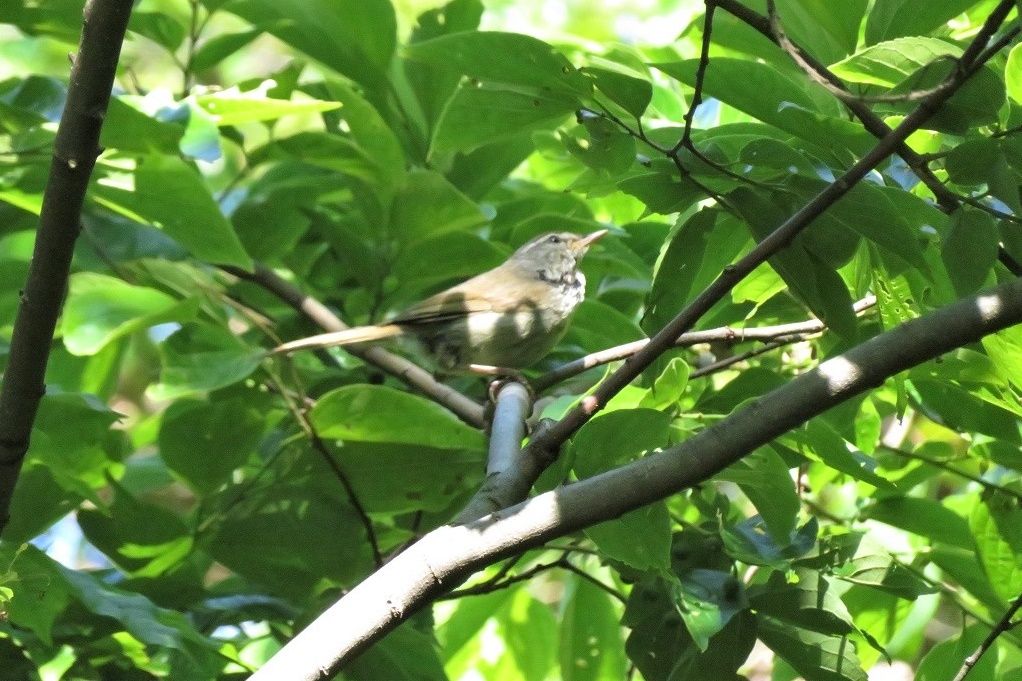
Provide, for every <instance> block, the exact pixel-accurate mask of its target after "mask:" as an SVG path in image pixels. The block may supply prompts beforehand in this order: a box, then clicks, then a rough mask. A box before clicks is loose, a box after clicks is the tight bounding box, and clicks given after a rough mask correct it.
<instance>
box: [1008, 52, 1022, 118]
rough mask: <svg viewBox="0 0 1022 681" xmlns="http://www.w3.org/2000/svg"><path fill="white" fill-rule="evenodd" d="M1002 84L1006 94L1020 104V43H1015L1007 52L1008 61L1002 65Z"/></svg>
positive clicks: (1021, 56) (1021, 76)
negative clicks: (1006, 90)
mask: <svg viewBox="0 0 1022 681" xmlns="http://www.w3.org/2000/svg"><path fill="white" fill-rule="evenodd" d="M1004 85H1005V87H1006V88H1007V89H1008V96H1009V97H1011V98H1012V99H1013V100H1015V101H1016V102H1017V103H1019V104H1022V45H1015V46H1014V47H1012V48H1011V51H1010V52H1009V53H1008V62H1007V64H1005V65H1004Z"/></svg>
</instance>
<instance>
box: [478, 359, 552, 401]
mask: <svg viewBox="0 0 1022 681" xmlns="http://www.w3.org/2000/svg"><path fill="white" fill-rule="evenodd" d="M468 370H469V371H470V372H472V373H473V374H478V375H480V376H495V377H496V378H495V379H494V380H492V381H490V387H489V390H488V395H489V397H490V402H493V403H495V402H496V401H497V394H498V393H499V392H500V389H501V387H503V385H504V384H505V383H507V382H508V381H515V382H517V383H521V384H522V385H523V386H525V389H526V390H527V391H528V392H529V400H530V401H532V402H535V401H536V392H535V391H534V390H533V389H532V386H531V385H529V379H527V378H525V374H523V373H522V372H520V371H518V370H517V369H508V368H507V367H495V366H490V365H489V364H469V365H468Z"/></svg>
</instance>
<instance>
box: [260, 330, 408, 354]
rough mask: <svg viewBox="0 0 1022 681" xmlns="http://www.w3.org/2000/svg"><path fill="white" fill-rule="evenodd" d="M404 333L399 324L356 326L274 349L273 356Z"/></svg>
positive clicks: (292, 342)
mask: <svg viewBox="0 0 1022 681" xmlns="http://www.w3.org/2000/svg"><path fill="white" fill-rule="evenodd" d="M402 333H403V330H402V329H401V327H400V326H398V325H397V324H379V325H376V326H356V327H354V328H351V329H344V330H343V331H331V332H330V333H321V334H318V335H316V336H309V337H308V338H299V339H298V340H295V341H291V342H289V343H284V344H283V345H278V346H277V347H275V348H274V349H273V354H281V353H291V352H296V351H298V350H319V349H322V348H332V347H334V346H337V345H351V344H353V343H371V342H373V341H378V340H384V339H386V338H393V337H394V336H400V335H401V334H402Z"/></svg>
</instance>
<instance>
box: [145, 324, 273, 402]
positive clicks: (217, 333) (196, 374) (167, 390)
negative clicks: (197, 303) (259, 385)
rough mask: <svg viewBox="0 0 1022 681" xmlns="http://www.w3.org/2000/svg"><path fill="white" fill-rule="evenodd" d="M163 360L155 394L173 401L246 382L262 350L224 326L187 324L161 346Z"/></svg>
mask: <svg viewBox="0 0 1022 681" xmlns="http://www.w3.org/2000/svg"><path fill="white" fill-rule="evenodd" d="M160 357H161V359H162V367H161V371H160V383H159V385H156V386H153V388H152V395H153V396H154V397H159V398H162V399H171V398H174V397H179V396H181V395H188V394H192V393H196V392H205V391H208V390H216V389H218V388H223V387H225V386H228V385H232V384H234V383H237V382H238V381H241V380H244V379H245V378H247V377H248V376H249V374H251V373H252V372H253V371H255V368H256V367H257V366H259V363H260V362H261V361H262V360H263V350H262V349H260V348H252V347H250V346H247V345H245V344H244V343H243V342H242V341H241V340H240V339H239V338H238V337H237V336H235V335H234V334H232V333H231V332H230V331H229V330H228V329H226V328H224V327H221V326H214V325H211V324H187V325H185V326H183V327H182V328H181V329H180V330H178V331H176V332H174V333H173V334H172V335H171V336H170V338H168V339H167V340H165V341H164V342H163V343H161V344H160Z"/></svg>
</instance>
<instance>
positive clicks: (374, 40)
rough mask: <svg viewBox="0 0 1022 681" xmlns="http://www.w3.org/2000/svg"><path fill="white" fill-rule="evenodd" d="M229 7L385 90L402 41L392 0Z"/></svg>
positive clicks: (248, 2)
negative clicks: (388, 70)
mask: <svg viewBox="0 0 1022 681" xmlns="http://www.w3.org/2000/svg"><path fill="white" fill-rule="evenodd" d="M205 2H207V4H208V3H209V2H210V0H205ZM227 9H228V10H229V11H231V12H233V13H234V14H237V15H238V16H240V17H242V18H244V19H245V20H246V21H248V22H249V23H250V24H252V26H254V27H257V28H260V29H262V30H264V31H266V32H267V33H270V34H272V35H274V36H276V37H277V38H279V39H280V40H282V41H284V42H285V43H287V44H289V45H292V46H294V47H295V48H297V49H298V50H301V51H302V52H304V53H305V54H307V55H309V56H310V57H312V58H313V59H316V60H318V61H319V62H321V63H323V64H325V65H326V66H328V67H330V68H332V69H335V70H336V71H338V72H339V73H342V74H344V75H346V76H349V77H351V78H353V79H354V80H356V81H358V82H359V83H361V84H362V85H364V86H365V87H366V88H368V89H370V90H377V91H381V92H382V91H384V88H385V87H386V82H387V76H386V70H387V68H388V67H389V65H390V61H391V58H392V57H393V54H394V48H395V44H396V41H397V18H396V16H395V13H394V7H393V5H392V4H391V3H390V2H389V0H305V1H303V2H300V3H278V2H273V0H234V1H233V2H231V3H230V4H229V5H228V6H227Z"/></svg>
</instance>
